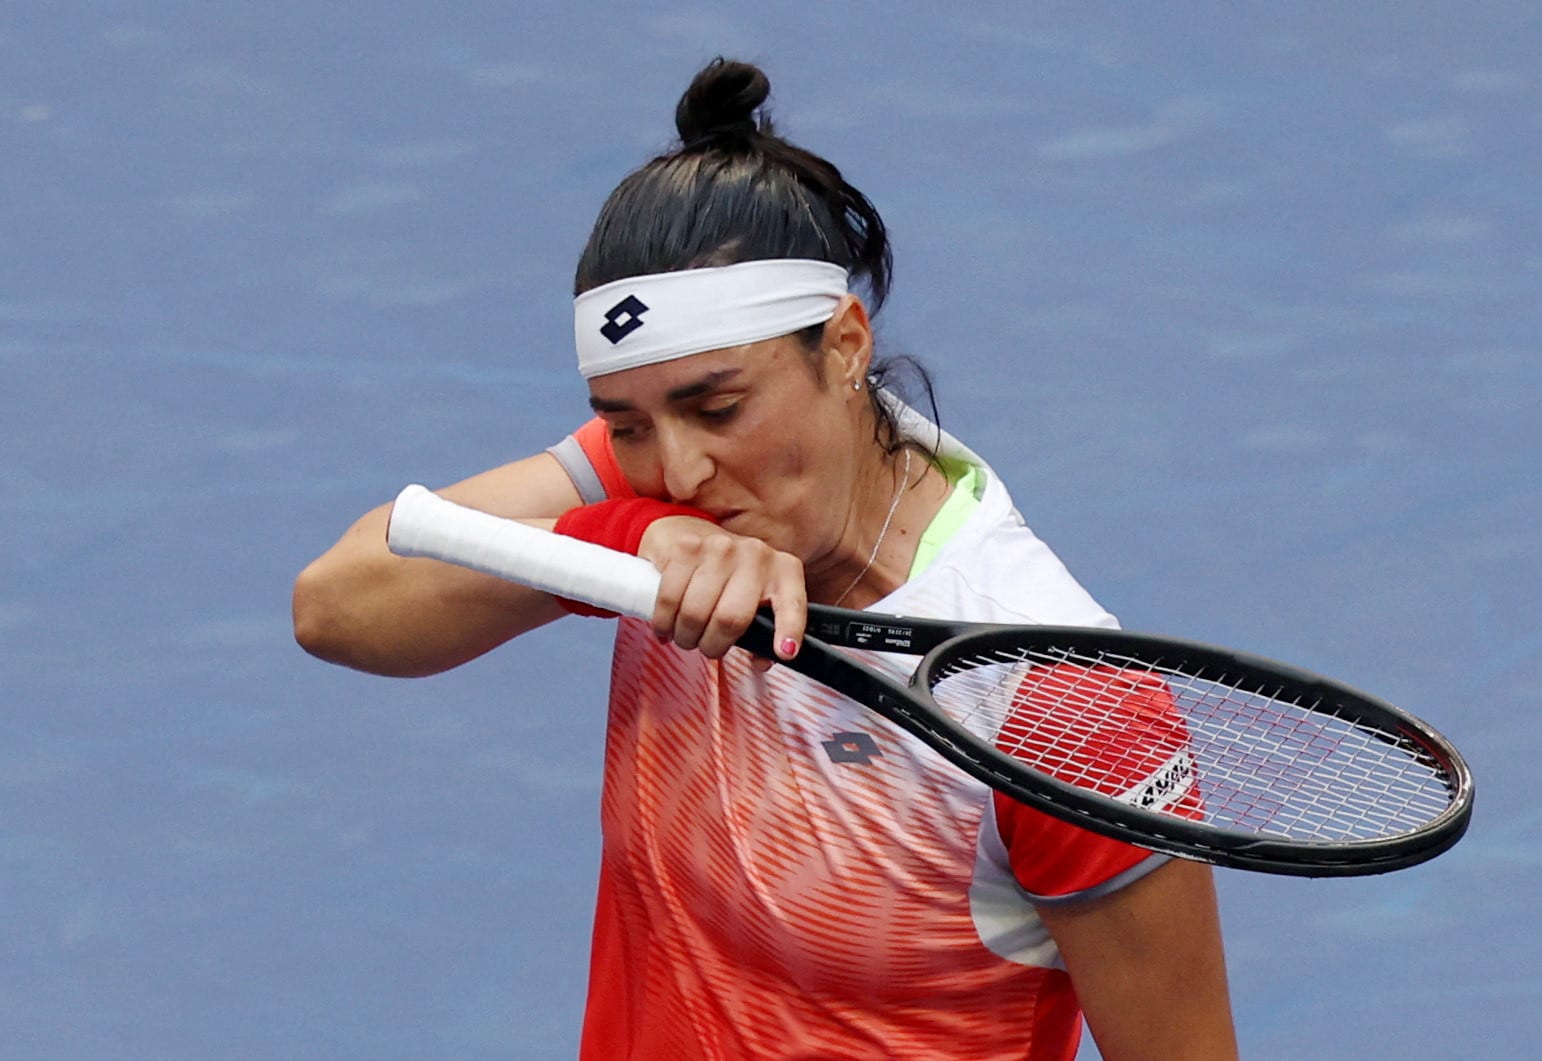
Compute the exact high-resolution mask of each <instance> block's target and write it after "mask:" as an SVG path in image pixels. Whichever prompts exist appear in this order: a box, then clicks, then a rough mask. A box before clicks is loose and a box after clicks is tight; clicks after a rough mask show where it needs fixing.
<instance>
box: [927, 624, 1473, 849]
mask: <svg viewBox="0 0 1542 1061" xmlns="http://www.w3.org/2000/svg"><path fill="white" fill-rule="evenodd" d="M931 693H932V697H933V699H934V700H935V701H936V702H937V703H938V705H939V707H941V708H942V710H943V711H944V713H945V714H947V715H949V716H950V717H952V718H953V719H954V720H955V721H957V722H958V723H960V724H961V725H963V726H964V727H965V728H966V729H968V730H970V731H971V732H972V733H974V734H975V736H977V737H979V738H981V739H982V740H986V741H988V742H992V743H994V744H995V745H996V746H997V747H998V748H1000V749H1001V750H1002V751H1003V752H1005V753H1006V754H1007V755H1009V756H1011V757H1012V758H1014V759H1016V760H1018V761H1019V762H1021V763H1023V764H1024V765H1026V766H1028V767H1030V768H1032V769H1034V770H1037V771H1039V772H1041V773H1047V774H1050V775H1052V776H1054V777H1056V778H1058V779H1059V780H1061V781H1062V782H1065V783H1067V784H1070V785H1073V786H1075V787H1077V788H1080V789H1084V790H1090V791H1094V792H1097V793H1099V794H1100V795H1103V796H1107V797H1109V798H1112V799H1116V800H1120V801H1121V802H1125V803H1128V804H1130V805H1132V806H1135V807H1139V808H1141V809H1143V810H1146V811H1149V812H1152V813H1155V814H1158V815H1163V816H1167V817H1173V818H1184V819H1188V820H1197V821H1204V822H1206V823H1208V824H1210V825H1213V826H1217V827H1221V828H1225V829H1230V830H1235V831H1238V832H1243V833H1248V834H1251V835H1258V836H1273V837H1283V838H1287V839H1292V840H1303V841H1312V842H1318V841H1321V842H1348V841H1355V840H1373V839H1381V838H1386V837H1391V836H1398V835H1403V834H1405V833H1407V832H1410V831H1413V830H1416V829H1418V828H1421V827H1423V826H1425V825H1427V824H1428V823H1429V822H1430V821H1432V820H1433V819H1434V818H1436V817H1438V816H1439V815H1440V814H1441V813H1443V812H1444V811H1445V810H1446V809H1447V808H1448V807H1449V806H1450V804H1451V802H1452V792H1451V789H1450V786H1449V784H1448V783H1447V780H1446V775H1445V772H1444V771H1443V770H1442V769H1441V767H1440V764H1438V763H1436V762H1435V761H1433V759H1432V758H1431V757H1430V756H1429V755H1428V754H1427V753H1426V752H1424V750H1423V749H1422V748H1419V747H1417V746H1414V745H1411V744H1409V743H1408V742H1406V741H1405V740H1403V739H1402V737H1401V735H1400V734H1399V733H1396V732H1393V731H1389V730H1380V729H1376V728H1374V727H1371V726H1368V725H1366V724H1364V723H1362V722H1358V721H1356V720H1354V719H1353V718H1350V717H1348V716H1347V715H1345V714H1341V713H1338V712H1336V711H1335V710H1334V707H1333V705H1331V704H1326V703H1323V702H1321V701H1320V700H1313V699H1307V698H1302V697H1298V696H1294V695H1292V694H1291V692H1290V691H1289V690H1288V689H1285V688H1283V687H1276V688H1273V689H1259V688H1254V687H1242V686H1241V685H1240V684H1239V683H1238V682H1237V681H1235V680H1233V679H1231V678H1229V677H1228V676H1227V675H1225V674H1222V673H1219V672H1217V671H1213V670H1212V671H1206V670H1205V669H1204V668H1192V667H1186V666H1185V665H1184V664H1183V662H1182V661H1181V660H1173V661H1171V662H1165V663H1164V662H1160V661H1158V662H1153V661H1151V660H1139V659H1135V658H1132V657H1128V656H1123V655H1119V654H1113V653H1096V654H1086V653H1082V652H1080V651H1077V650H1074V649H1071V648H1062V649H1054V650H1034V651H1029V650H1026V649H1021V650H1019V649H1007V650H994V651H990V652H984V653H980V654H977V655H974V656H971V657H967V658H958V659H954V660H951V661H949V662H948V664H947V665H946V666H944V667H943V668H941V669H940V670H939V672H938V674H937V676H936V677H935V678H934V680H933V684H932V689H931Z"/></svg>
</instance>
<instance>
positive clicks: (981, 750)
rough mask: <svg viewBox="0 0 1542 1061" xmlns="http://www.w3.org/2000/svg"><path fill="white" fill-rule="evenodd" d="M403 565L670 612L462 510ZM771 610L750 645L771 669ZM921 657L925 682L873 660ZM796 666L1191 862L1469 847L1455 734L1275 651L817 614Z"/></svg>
mask: <svg viewBox="0 0 1542 1061" xmlns="http://www.w3.org/2000/svg"><path fill="white" fill-rule="evenodd" d="M387 537H388V542H389V545H390V548H391V549H392V551H394V552H396V553H398V554H401V555H404V556H426V557H432V558H434V559H438V560H445V561H449V562H451V563H455V564H459V565H461V566H464V567H469V568H473V569H475V570H478V571H483V572H486V573H489V574H493V575H497V576H499V577H501V578H505V579H509V580H511V581H515V582H519V583H522V584H525V585H528V586H533V587H535V588H537V589H541V590H545V591H548V592H551V593H555V594H557V595H559V596H562V597H568V598H573V599H577V600H582V601H584V602H586V603H589V604H593V605H596V606H598V607H601V608H607V609H610V610H612V611H615V612H618V613H620V614H622V615H629V616H633V617H636V618H639V619H647V618H649V617H651V616H652V614H653V606H654V599H655V597H656V596H657V593H658V587H659V572H658V570H657V569H656V568H654V566H653V565H652V564H651V563H649V562H648V561H646V560H643V559H640V558H639V557H635V556H630V555H627V554H624V553H618V552H614V551H612V550H609V549H605V548H602V547H600V546H597V545H593V544H590V543H588V542H584V541H580V540H577V539H574V538H569V537H565V536H562V535H557V534H551V533H548V532H546V531H542V530H538V529H536V528H533V527H530V526H527V525H525V524H522V523H518V522H515V521H512V520H506V519H500V518H498V517H496V516H491V515H488V514H486V513H483V512H478V511H475V510H472V509H467V508H464V507H461V506H459V505H456V504H454V503H452V502H449V501H446V500H444V499H443V498H440V497H438V496H437V495H435V494H433V493H431V492H429V491H428V490H426V489H424V488H423V487H421V486H409V487H407V488H406V489H405V490H403V491H402V493H401V495H400V496H399V497H398V498H397V500H396V505H395V509H394V511H393V513H392V516H391V521H390V527H389V531H388V535H387ZM771 639H772V623H771V619H770V613H769V610H766V611H763V612H762V613H761V615H760V617H759V618H757V620H756V621H755V623H754V624H753V625H752V626H751V628H750V629H749V631H748V632H747V633H746V634H745V635H744V637H743V638H742V639H741V640H740V642H739V644H740V645H741V646H742V647H744V648H747V649H748V650H750V651H751V652H755V653H757V654H759V655H762V656H767V657H770V656H772V652H771ZM841 649H857V650H865V651H866V652H869V653H875V652H876V653H904V654H908V655H913V656H921V657H922V659H921V661H920V664H919V666H917V667H916V669H915V673H914V675H913V677H912V678H911V680H910V683H909V684H908V685H905V684H902V683H900V682H897V681H895V680H894V679H892V678H890V677H888V676H886V675H884V674H883V673H881V672H880V671H878V670H876V669H874V668H873V667H871V666H869V665H868V664H867V663H864V662H863V661H862V660H861V658H860V656H861V655H862V653H861V652H856V653H853V652H848V651H841ZM783 664H784V665H785V666H788V667H791V668H792V669H793V670H795V671H797V672H798V673H800V674H803V675H806V676H808V677H810V678H812V679H814V680H816V681H819V682H822V683H824V684H825V685H827V686H829V687H830V688H832V689H834V690H836V691H837V692H840V693H842V694H844V695H846V696H848V697H851V698H852V699H853V700H856V701H858V702H860V703H862V704H864V705H866V706H867V707H869V708H871V709H872V710H874V711H876V712H878V713H879V714H880V715H882V716H883V717H884V718H886V719H888V720H889V721H891V722H893V723H894V724H895V725H898V726H900V727H901V728H903V729H904V730H906V731H907V732H908V733H910V734H912V735H913V736H915V737H916V738H918V739H920V740H921V741H923V742H925V743H926V744H927V745H929V746H930V747H932V748H933V749H935V750H936V751H937V752H938V753H940V754H941V755H942V756H943V757H944V758H946V759H947V760H949V761H950V762H952V763H954V764H955V765H957V766H958V767H960V768H961V769H963V770H965V771H967V772H968V773H970V774H971V775H973V776H974V777H976V778H978V779H979V780H980V781H982V782H984V783H985V784H987V785H989V786H991V787H992V788H994V789H996V790H998V791H1000V792H1003V793H1005V794H1006V795H1008V796H1010V797H1012V798H1014V799H1017V800H1020V801H1021V802H1023V803H1025V804H1028V805H1029V806H1032V807H1035V808H1037V809H1039V810H1041V811H1044V812H1046V813H1048V814H1051V815H1054V816H1056V817H1058V818H1061V819H1063V820H1065V821H1068V822H1071V823H1073V824H1075V825H1078V826H1081V827H1083V828H1086V829H1089V830H1091V831H1093V832H1096V833H1100V834H1102V835H1105V836H1110V837H1114V838H1116V839H1120V840H1124V841H1127V842H1130V843H1133V844H1137V845H1139V846H1141V847H1144V848H1147V849H1150V850H1153V851H1159V852H1163V853H1166V854H1170V855H1175V856H1178V857H1182V858H1187V859H1193V860H1197V861H1201V862H1209V863H1213V864H1216V865H1222V866H1232V867H1237V868H1240V869H1249V870H1258V871H1263V872H1268V873H1280V874H1289V875H1296V876H1355V875H1363V874H1372V873H1384V872H1387V871H1389V870H1395V869H1402V868H1404V867H1407V866H1412V865H1416V864H1418V863H1420V862H1423V861H1426V860H1427V859H1430V858H1433V857H1435V856H1436V855H1438V854H1440V853H1441V852H1442V851H1445V850H1446V849H1448V848H1449V847H1451V845H1452V844H1454V843H1456V842H1457V840H1459V839H1460V838H1461V836H1462V834H1463V833H1464V832H1465V831H1466V828H1467V823H1468V821H1469V819H1470V817H1471V813H1472V799H1473V783H1472V776H1471V774H1470V772H1469V770H1468V768H1467V765H1466V763H1465V762H1463V760H1462V757H1461V756H1460V754H1458V752H1457V750H1456V749H1455V748H1454V747H1452V745H1451V744H1450V742H1448V741H1447V740H1446V739H1445V738H1444V737H1442V736H1441V735H1440V734H1439V733H1436V732H1435V731H1434V730H1433V729H1431V728H1430V727H1429V726H1427V725H1426V724H1424V723H1423V722H1421V721H1419V720H1418V719H1416V718H1414V717H1412V716H1411V715H1409V714H1407V713H1406V712H1404V711H1401V710H1399V709H1398V708H1395V707H1393V706H1392V705H1390V704H1388V703H1385V702H1383V701H1381V700H1378V699H1375V698H1373V697H1370V696H1367V695H1365V694H1364V693H1361V692H1357V691H1356V690H1354V689H1351V688H1349V687H1347V686H1345V685H1342V684H1340V683H1338V682H1335V681H1331V680H1329V679H1327V678H1322V677H1319V676H1317V675H1315V674H1311V673H1308V672H1306V671H1302V670H1297V669H1295V668H1293V667H1287V666H1284V665H1282V664H1279V663H1276V662H1273V661H1271V660H1267V659H1263V658H1260V657H1258V656H1252V655H1247V654H1244V653H1241V652H1233V651H1228V650H1226V649H1221V648H1215V647H1212V646H1208V645H1201V644H1196V643H1193V642H1188V641H1181V640H1175V639H1172V638H1166V637H1154V636H1150V635H1145V634H1135V633H1129V632H1126V631H1119V630H1104V629H1092V628H1081V627H1050V626H1006V625H995V624H979V623H957V622H947V621H938V620H933V619H911V618H905V617H900V616H890V615H880V614H877V613H872V612H860V611H852V610H849V609H843V608H831V607H824V606H821V605H810V606H809V624H808V634H807V636H806V637H805V640H804V643H803V646H802V648H801V649H800V651H799V653H798V655H797V657H796V658H795V659H792V660H789V661H783Z"/></svg>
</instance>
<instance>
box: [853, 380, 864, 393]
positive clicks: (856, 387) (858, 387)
mask: <svg viewBox="0 0 1542 1061" xmlns="http://www.w3.org/2000/svg"><path fill="white" fill-rule="evenodd" d="M851 389H852V390H854V391H859V390H861V389H862V381H861V380H852V382H851Z"/></svg>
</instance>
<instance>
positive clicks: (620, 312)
mask: <svg viewBox="0 0 1542 1061" xmlns="http://www.w3.org/2000/svg"><path fill="white" fill-rule="evenodd" d="M647 312H648V307H647V305H646V304H645V303H644V302H643V300H642V299H640V298H638V297H637V296H636V295H628V296H626V298H624V299H622V300H621V301H620V302H617V303H616V304H615V305H614V306H612V307H610V309H608V310H606V311H605V323H604V324H602V325H600V334H601V335H603V336H605V338H607V339H609V340H610V345H611V346H615V345H616V344H617V343H619V342H620V341H621V340H622V339H625V338H626V337H627V336H628V335H631V334H632V333H633V332H635V331H636V330H637V329H638V328H641V327H642V326H643V319H642V315H643V314H644V313H647Z"/></svg>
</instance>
